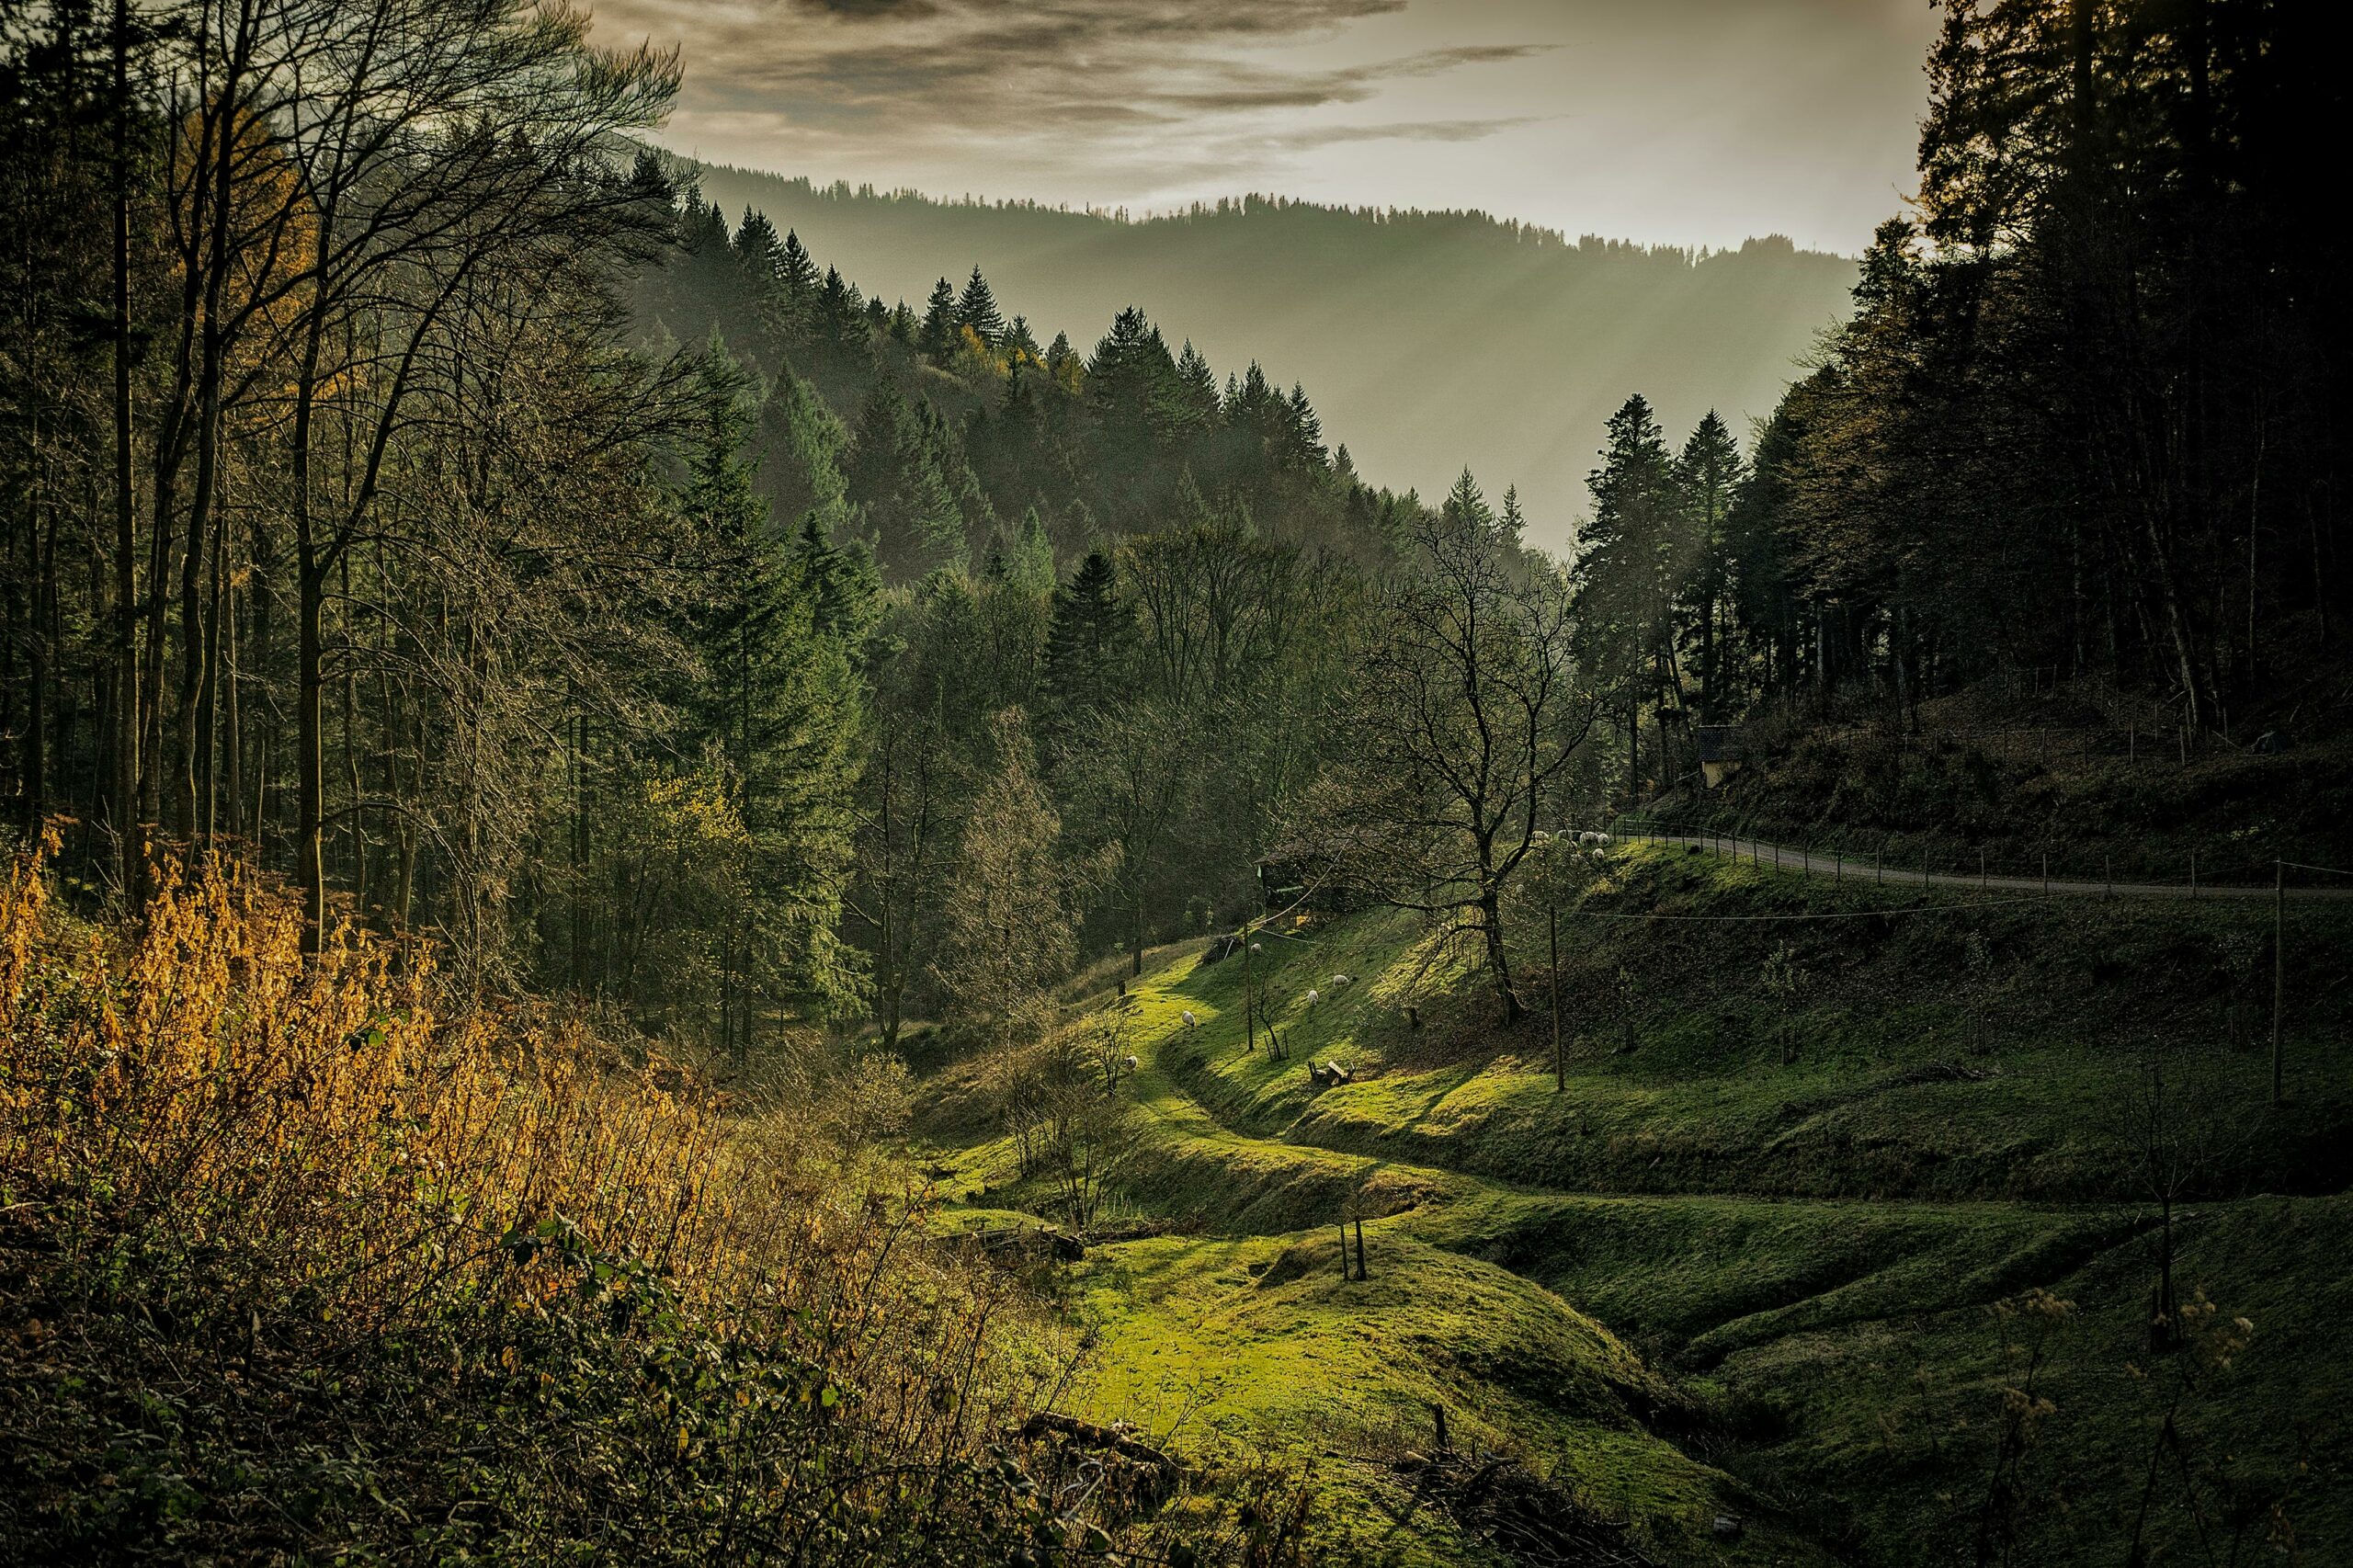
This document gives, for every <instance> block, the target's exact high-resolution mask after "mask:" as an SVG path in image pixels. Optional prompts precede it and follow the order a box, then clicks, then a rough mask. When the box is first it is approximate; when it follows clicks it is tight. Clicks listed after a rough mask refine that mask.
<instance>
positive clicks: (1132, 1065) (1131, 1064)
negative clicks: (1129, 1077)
mask: <svg viewBox="0 0 2353 1568" xmlns="http://www.w3.org/2000/svg"><path fill="white" fill-rule="evenodd" d="M1142 1065H1143V1063H1142V1062H1139V1061H1137V1060H1136V1059H1135V1058H1134V1057H1132V1056H1131V1057H1129V1058H1128V1071H1129V1072H1131V1073H1132V1072H1134V1071H1135V1070H1136V1069H1137V1068H1139V1067H1141V1066H1142Z"/></svg>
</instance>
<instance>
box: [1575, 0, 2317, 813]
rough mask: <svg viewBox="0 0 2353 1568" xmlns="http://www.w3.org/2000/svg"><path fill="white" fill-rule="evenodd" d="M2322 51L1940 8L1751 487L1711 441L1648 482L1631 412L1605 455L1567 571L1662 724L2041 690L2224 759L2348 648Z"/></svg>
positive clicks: (1751, 472) (2076, 3) (2273, 16)
mask: <svg viewBox="0 0 2353 1568" xmlns="http://www.w3.org/2000/svg"><path fill="white" fill-rule="evenodd" d="M2315 25H2316V18H2315V17H2313V15H2312V14H2311V13H2310V12H2309V10H2308V9H2307V8H2299V7H2293V6H2264V5H2258V4H2252V3H2244V4H2243V3H2236V0H2193V3H2190V4H2171V3H2165V0H2124V3H2113V4H2095V3H2092V0H2063V3H2061V0H1976V3H1971V4H1955V5H1949V6H1945V7H1944V17H1943V24H1942V27H1941V29H1940V32H1939V37H1938V40H1937V42H1936V45H1935V47H1934V48H1933V50H1932V51H1931V52H1930V55H1929V58H1928V62H1927V66H1928V79H1929V88H1930V92H1929V100H1928V106H1927V115H1926V117H1925V119H1924V120H1923V122H1922V129H1921V142H1920V174H1919V177H1920V187H1919V194H1918V196H1917V198H1916V199H1915V202H1914V203H1913V205H1912V209H1911V210H1909V211H1907V212H1906V213H1905V214H1904V215H1903V216H1900V217H1897V218H1893V219H1891V220H1889V221H1888V222H1886V223H1884V224H1882V225H1881V227H1880V229H1879V231H1878V233H1876V235H1875V236H1874V238H1873V241H1872V243H1871V244H1870V248H1869V250H1868V252H1867V253H1866V255H1865V256H1864V257H1863V262H1862V268H1861V274H1860V277H1859V280H1858V282H1857V284H1856V286H1855V290H1854V307H1853V311H1852V313H1851V315H1850V316H1849V318H1848V319H1847V321H1846V322H1845V323H1844V324H1840V325H1839V326H1837V327H1836V328H1835V329H1834V330H1831V331H1830V332H1828V333H1827V334H1825V335H1824V339H1823V342H1822V344H1821V346H1820V347H1819V349H1818V351H1817V352H1816V354H1815V355H1814V356H1813V358H1812V360H1811V362H1810V363H1809V364H1808V365H1807V366H1806V367H1805V373H1804V374H1803V375H1802V377H1801V378H1800V379H1799V380H1797V381H1796V382H1795V383H1794V384H1793V385H1792V386H1791V387H1790V390H1789V392H1788V394H1787V395H1786V396H1785V397H1784V398H1783V399H1782V401H1781V402H1780V403H1779V406H1778V407H1777V408H1776V409H1775V410H1774V412H1773V414H1772V415H1771V417H1770V418H1769V419H1768V420H1766V421H1764V422H1763V423H1762V425H1761V426H1759V428H1758V429H1757V430H1756V432H1755V433H1754V436H1753V438H1752V440H1751V441H1750V443H1749V449H1748V451H1747V453H1746V454H1745V460H1743V458H1742V456H1741V454H1739V453H1738V452H1737V451H1735V450H1734V449H1733V443H1732V442H1731V441H1729V440H1728V439H1727V438H1726V435H1727V433H1726V432H1724V431H1723V430H1722V428H1721V427H1720V426H1714V425H1713V424H1712V422H1711V424H1709V425H1703V426H1701V428H1700V429H1699V431H1697V432H1695V433H1694V434H1693V436H1692V437H1691V438H1690V441H1689V442H1688V444H1686V445H1685V446H1684V447H1683V449H1681V450H1680V452H1677V453H1670V451H1669V450H1668V449H1667V447H1666V444H1665V440H1664V439H1663V437H1661V434H1660V432H1658V431H1657V429H1656V428H1655V426H1654V422H1653V421H1652V420H1651V418H1650V415H1649V411H1648V407H1647V405H1646V404H1644V403H1643V402H1642V401H1641V400H1640V399H1636V400H1633V401H1631V402H1630V403H1627V404H1626V405H1625V407H1624V408H1623V409H1621V410H1620V413H1619V415H1617V417H1616V418H1615V419H1614V420H1613V421H1612V423H1611V426H1610V435H1609V443H1608V452H1607V457H1606V463H1605V466H1604V469H1603V470H1602V472H1600V473H1599V474H1597V477H1596V484H1595V490H1594V501H1595V511H1594V519H1593V526H1592V530H1591V531H1590V532H1589V533H1588V535H1587V537H1586V541H1585V545H1584V548H1583V549H1582V551H1580V560H1581V563H1582V565H1581V569H1582V570H1584V571H1585V572H1586V574H1587V576H1588V580H1589V581H1590V582H1591V584H1592V585H1593V591H1594V592H1595V594H1596V595H1597V596H1598V597H1597V600H1596V604H1597V608H1600V606H1601V605H1602V604H1603V603H1605V602H1606V604H1607V606H1608V608H1607V610H1606V611H1605V618H1606V619H1609V620H1610V621H1611V622H1612V623H1613V624H1614V625H1617V626H1619V627H1620V628H1622V629H1624V630H1622V631H1620V645H1621V647H1623V648H1627V649H1631V648H1634V647H1637V646H1639V647H1641V648H1643V649H1644V650H1646V653H1644V655H1643V656H1644V657H1645V658H1646V659H1647V660H1648V662H1649V664H1650V665H1651V666H1652V672H1651V674H1650V676H1648V677H1647V684H1648V686H1649V688H1650V689H1649V692H1648V694H1647V697H1648V700H1649V701H1650V702H1651V703H1652V704H1653V706H1654V710H1656V711H1661V712H1665V713H1668V714H1670V715H1676V716H1679V715H1682V714H1685V713H1689V714H1691V715H1693V716H1696V717H1699V718H1702V719H1707V720H1712V721H1714V722H1732V721H1736V720H1738V719H1740V718H1741V717H1743V716H1744V715H1745V714H1748V713H1752V712H1756V711H1760V710H1768V709H1773V708H1781V707H1794V708H1797V709H1799V710H1803V711H1826V710H1831V709H1833V708H1836V707H1840V706H1842V705H1848V706H1851V705H1855V704H1859V705H1861V706H1862V707H1864V708H1867V709H1870V710H1875V711H1887V712H1891V713H1893V714H1894V715H1895V716H1897V717H1899V718H1901V717H1904V716H1906V715H1908V714H1909V712H1910V710H1911V709H1912V707H1913V706H1914V705H1915V704H1916V703H1917V702H1919V701H1920V700H1922V699H1925V698H1928V697H1933V696H1936V695H1938V694H1940V693H1944V692H1949V691H1953V690H1956V689H1959V688H1961V687H1966V686H1969V685H1971V684H1972V683H1976V682H1980V681H1983V680H1985V679H1987V678H1989V677H1991V676H1996V675H1998V674H1999V673H2000V672H2002V671H2004V670H2006V669H2009V670H2016V669H2032V670H2039V671H2047V672H2052V674H2053V675H2055V676H2058V677H2060V678H2065V679H2076V678H2096V679H2101V680H2106V681H2109V682H2111V683H2113V684H2114V685H2116V686H2118V687H2122V688H2124V689H2128V690H2133V691H2139V692H2143V693H2146V694H2148V695H2150V696H2153V697H2154V698H2156V699H2160V700H2161V701H2163V702H2165V703H2166V704H2168V705H2169V706H2170V708H2171V710H2172V711H2173V712H2174V714H2175V715H2176V717H2177V720H2178V722H2180V723H2181V724H2182V725H2183V726H2184V727H2185V729H2186V730H2188V732H2190V733H2196V732H2198V731H2200V730H2217V731H2228V730H2231V729H2234V728H2240V727H2243V726H2240V725H2234V722H2233V721H2234V715H2245V714H2246V713H2247V712H2248V711H2249V710H2250V709H2253V708H2256V707H2257V706H2265V707H2268V708H2271V709H2273V710H2277V707H2278V700H2277V699H2279V698H2280V697H2281V696H2282V695H2283V694H2284V693H2287V692H2290V691H2292V690H2293V689H2294V688H2295V687H2297V685H2298V683H2299V682H2300V681H2301V680H2302V678H2303V672H2307V671H2309V670H2310V669H2312V668H2313V667H2314V665H2315V664H2316V662H2318V661H2321V660H2325V659H2326V658H2328V657H2329V656H2331V653H2332V651H2333V650H2335V649H2336V648H2338V647H2341V645H2342V638H2343V629H2344V625H2345V618H2346V611H2347V594H2348V589H2353V579H2348V575H2347V564H2346V562H2345V559H2344V555H2343V551H2342V549H2341V546H2340V543H2339V540H2338V535H2337V531H2336V518H2337V506H2336V504H2337V500H2338V498H2339V496H2340V494H2341V493H2342V491H2343V488H2344V483H2345V478H2346V474H2347V447H2346V439H2345V431H2346V429H2347V421H2346V413H2347V410H2346V380H2345V374H2344V367H2345V365H2346V364H2347V354H2346V349H2347V322H2346V315H2345V312H2344V308H2343V305H2342V303H2341V300H2342V295H2343V290H2342V289H2341V288H2339V287H2338V286H2337V285H2336V279H2335V273H2336V257H2335V256H2334V254H2333V251H2332V248H2331V246H2330V244H2328V243H2327V242H2326V241H2325V239H2324V238H2323V236H2322V235H2321V234H2320V233H2318V231H2317V230H2316V229H2315V228H2314V227H2313V225H2312V224H2311V222H2309V221H2308V217H2307V208H2306V204H2305V202H2304V201H2303V199H2302V195H2301V187H2300V186H2299V184H2298V181H2299V180H2300V178H2301V177H2302V176H2301V175H2300V173H2299V172H2298V171H2300V170H2301V169H2302V167H2303V166H2304V160H2305V159H2306V158H2307V157H2308V156H2309V155H2310V153H2311V151H2312V150H2313V149H2314V148H2317V147H2320V146H2322V145H2325V143H2326V141H2327V138H2328V137H2329V136H2330V135H2331V134H2332V133H2333V128H2334V126H2335V125H2336V124H2337V123H2338V120H2339V118H2340V116H2341V112H2342V108H2343V103H2344V97H2345V90H2344V87H2343V85H2342V84H2341V83H2340V82H2338V81H2336V78H2335V77H2334V76H2333V75H2332V74H2329V73H2328V72H2327V71H2326V68H2325V65H2324V63H2323V62H2325V60H2326V59H2327V53H2326V51H2325V50H2324V49H2322V48H2321V47H2320V44H2319V40H2318V39H2317V38H2315V37H2314V36H2313V34H2312V31H2311V29H2312V28H2313V27H2314V26H2315ZM1678 665H1679V667H1678ZM2323 717H2324V716H2323V715H2322V714H2321V713H2320V712H2319V711H2318V710H2308V712H2307V720H2306V722H2310V723H2319V722H2322V721H2323ZM1671 738H1672V725H1671V724H1670V726H1669V729H1668V731H1667V732H1665V733H1664V735H1663V743H1662V744H1663V749H1671V746H1667V745H1665V741H1668V740H1671ZM2241 738H2242V739H2246V738H2252V737H2251V736H2242V737H2241ZM1688 766H1689V763H1688V758H1687V759H1686V760H1684V761H1683V763H1682V764H1681V767H1682V768H1684V769H1687V770H1688ZM1676 771H1677V769H1676V768H1675V767H1672V766H1670V767H1667V768H1665V772H1666V773H1668V774H1670V775H1672V774H1673V773H1675V772H1676ZM1653 777H1655V775H1654V776H1653Z"/></svg>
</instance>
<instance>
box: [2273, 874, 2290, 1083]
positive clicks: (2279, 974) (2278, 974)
mask: <svg viewBox="0 0 2353 1568" xmlns="http://www.w3.org/2000/svg"><path fill="white" fill-rule="evenodd" d="M2287 935H2288V867H2287V863H2286V862H2285V861H2282V860H2274V861H2272V862H2271V1107H2272V1108H2273V1109H2274V1110H2277V1109H2278V1108H2279V1014H2280V1010H2281V1007H2282V1005H2283V1004H2284V1003H2285V1002H2286V1000H2287V996H2288V949H2287Z"/></svg>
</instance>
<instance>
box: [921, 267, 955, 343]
mask: <svg viewBox="0 0 2353 1568" xmlns="http://www.w3.org/2000/svg"><path fill="white" fill-rule="evenodd" d="M958 325H959V323H958V321H957V319H956V290H955V289H954V288H953V287H951V286H950V285H949V281H948V279H947V278H941V279H940V280H939V281H938V282H937V283H934V284H933V285H932V286H931V298H930V299H928V300H926V301H924V307H923V325H922V327H921V328H920V329H918V331H917V332H916V334H915V345H916V347H920V348H921V349H922V350H923V351H924V352H925V353H926V354H927V355H929V356H930V357H931V358H933V359H935V360H939V361H943V362H944V361H945V360H946V359H947V358H948V357H949V355H950V354H952V353H954V352H955V351H956V328H957V326H958Z"/></svg>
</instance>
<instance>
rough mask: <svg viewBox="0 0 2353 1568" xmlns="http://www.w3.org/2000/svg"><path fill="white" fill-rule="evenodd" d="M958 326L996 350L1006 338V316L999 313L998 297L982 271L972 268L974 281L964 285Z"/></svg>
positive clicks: (957, 319) (957, 303)
mask: <svg viewBox="0 0 2353 1568" xmlns="http://www.w3.org/2000/svg"><path fill="white" fill-rule="evenodd" d="M956 324H957V325H958V326H960V327H962V328H964V329H965V330H967V331H969V332H970V333H972V335H973V336H975V337H977V338H979V339H980V340H981V341H982V342H983V344H985V345H987V346H988V347H991V348H995V347H997V345H998V344H999V343H1000V342H1002V341H1003V340H1004V337H1005V316H1004V314H1003V313H1002V312H999V311H998V309H997V306H996V296H995V294H994V293H992V292H990V290H989V281H988V279H987V278H983V277H982V276H981V269H980V268H979V267H977V266H976V267H973V268H972V279H971V280H970V281H969V282H967V283H966V284H965V285H964V296H963V298H962V299H961V300H959V301H957V302H956Z"/></svg>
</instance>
